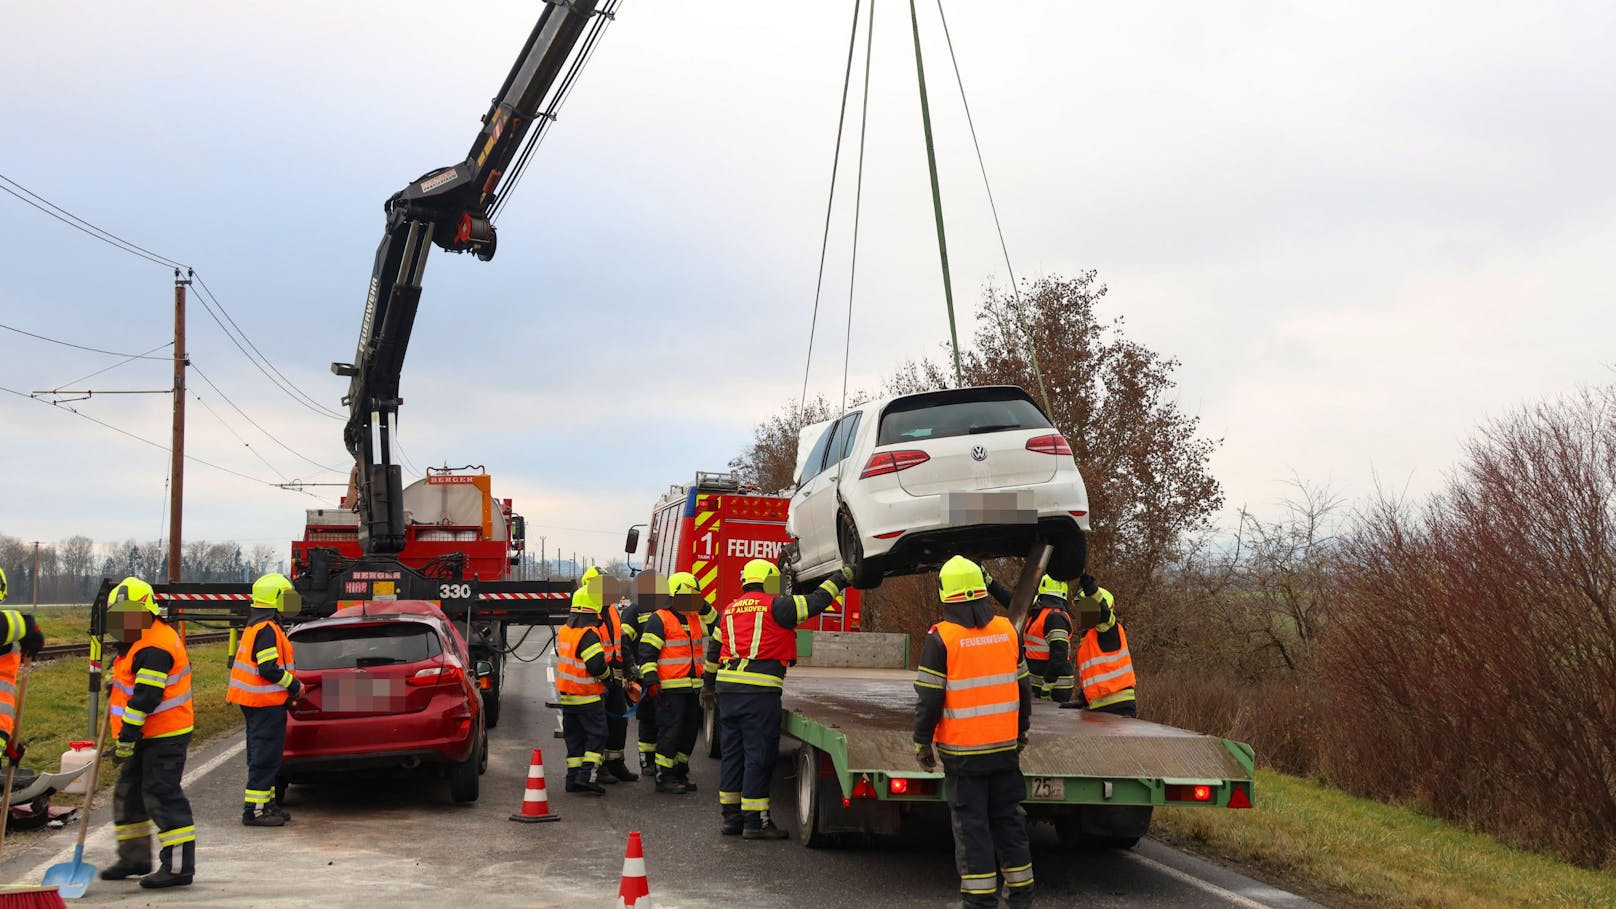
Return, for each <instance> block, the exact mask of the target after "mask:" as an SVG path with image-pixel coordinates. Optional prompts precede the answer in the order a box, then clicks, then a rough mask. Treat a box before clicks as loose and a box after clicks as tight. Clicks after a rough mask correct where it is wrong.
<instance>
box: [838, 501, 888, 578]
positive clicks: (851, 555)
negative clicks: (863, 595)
mask: <svg viewBox="0 0 1616 909" xmlns="http://www.w3.org/2000/svg"><path fill="white" fill-rule="evenodd" d="M836 543H837V546H838V547H839V548H840V550H841V554H842V564H843V565H846V566H847V567H849V568H851V569H853V586H854V587H857V588H859V589H860V590H872V589H874V588H876V587H880V586H881V566H880V564H879V563H878V562H877V561H876V560H875V559H866V558H865V557H864V538H863V537H861V536H859V532H858V525H856V524H854V523H853V516H852V515H850V514H848V513H847V512H845V511H842V512H838V513H837V516H836Z"/></svg>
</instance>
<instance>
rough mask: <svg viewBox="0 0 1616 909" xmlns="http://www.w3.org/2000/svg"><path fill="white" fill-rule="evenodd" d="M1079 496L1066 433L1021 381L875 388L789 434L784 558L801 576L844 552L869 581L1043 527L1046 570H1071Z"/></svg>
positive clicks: (1026, 539) (1077, 552) (828, 569)
mask: <svg viewBox="0 0 1616 909" xmlns="http://www.w3.org/2000/svg"><path fill="white" fill-rule="evenodd" d="M1088 508H1089V503H1088V492H1087V491H1086V490H1085V489H1084V486H1083V477H1082V476H1081V475H1079V474H1078V471H1077V464H1076V462H1075V461H1074V460H1073V459H1072V450H1071V447H1070V446H1069V445H1068V444H1067V442H1066V438H1065V437H1064V436H1062V435H1061V434H1060V433H1058V432H1056V431H1055V429H1054V427H1053V426H1052V425H1051V424H1050V422H1049V418H1048V417H1047V416H1045V415H1044V412H1043V410H1042V409H1040V408H1039V407H1038V405H1037V403H1036V402H1034V401H1033V399H1032V397H1031V396H1030V395H1028V394H1027V393H1026V392H1025V391H1023V390H1021V389H1020V388H1016V387H1014V386H1008V385H1004V386H986V387H981V388H954V389H947V390H944V391H931V392H924V393H921V394H913V395H904V396H902V397H897V398H887V399H885V400H880V401H871V402H869V403H866V404H861V405H859V406H858V407H854V408H850V409H849V410H848V411H847V412H846V413H845V414H843V415H842V416H841V417H840V418H839V419H836V420H830V421H826V422H824V423H816V424H814V425H812V426H808V427H805V428H804V429H803V430H802V433H801V435H800V436H799V437H798V442H797V488H796V492H795V493H793V495H792V497H791V509H790V517H789V518H788V520H787V522H786V530H787V532H788V533H789V534H790V535H791V537H792V538H793V540H794V541H795V542H794V543H793V544H791V545H788V546H787V547H786V549H785V552H784V553H783V559H782V568H784V569H785V571H786V573H787V574H788V575H791V576H793V577H794V578H795V579H796V581H797V583H798V584H799V585H807V584H812V583H816V582H817V581H818V579H820V578H823V577H825V576H827V575H829V574H831V573H832V572H834V571H836V570H837V569H838V568H840V567H841V566H843V565H847V566H849V567H851V568H852V569H853V571H854V574H855V578H854V583H855V584H857V585H858V586H860V587H874V586H876V585H878V584H879V583H880V582H881V578H883V577H888V576H893V575H902V574H915V573H918V572H922V571H928V570H931V569H934V568H936V567H938V566H940V565H941V564H942V563H943V562H945V561H947V559H948V558H949V557H950V556H952V555H956V554H959V555H965V556H967V557H970V558H975V559H978V560H980V559H988V558H998V557H1003V556H1022V555H1025V554H1026V553H1027V550H1028V549H1029V548H1030V547H1031V545H1032V543H1034V542H1036V541H1042V542H1046V543H1049V544H1051V545H1052V546H1053V547H1054V552H1053V554H1052V555H1051V557H1050V560H1049V573H1050V575H1052V576H1053V577H1056V578H1060V579H1062V580H1069V579H1071V578H1075V577H1077V576H1078V574H1079V573H1081V572H1082V570H1083V567H1084V564H1085V562H1086V560H1087V555H1088V546H1087V537H1086V535H1085V534H1086V533H1087V531H1088V529H1089V514H1088Z"/></svg>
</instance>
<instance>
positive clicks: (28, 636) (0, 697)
mask: <svg viewBox="0 0 1616 909" xmlns="http://www.w3.org/2000/svg"><path fill="white" fill-rule="evenodd" d="M5 600H6V571H5V569H4V568H0V603H3V602H5ZM0 616H3V617H4V622H5V625H4V628H3V629H0V631H3V633H4V634H5V637H4V638H3V639H0V745H3V746H4V748H5V757H6V760H7V761H10V762H11V763H12V764H17V763H20V762H21V761H22V756H23V753H24V752H26V751H27V750H28V749H26V748H24V747H23V745H22V743H21V742H18V741H16V740H15V739H14V738H13V737H12V733H13V732H15V731H16V729H17V672H18V670H19V669H21V668H22V659H23V657H27V658H28V659H30V660H31V659H33V658H34V657H35V656H37V655H38V654H39V648H41V647H43V646H45V635H44V634H43V633H41V632H40V630H39V625H38V624H36V623H35V622H34V617H33V616H32V615H29V614H28V613H25V612H17V611H16V610H14V609H3V610H0Z"/></svg>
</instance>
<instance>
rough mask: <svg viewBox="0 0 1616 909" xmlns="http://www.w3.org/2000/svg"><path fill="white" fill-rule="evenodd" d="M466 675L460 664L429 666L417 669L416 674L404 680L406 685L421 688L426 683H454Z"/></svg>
mask: <svg viewBox="0 0 1616 909" xmlns="http://www.w3.org/2000/svg"><path fill="white" fill-rule="evenodd" d="M464 677H465V673H464V672H462V671H461V670H460V667H459V666H449V665H444V666H428V667H427V668H425V669H417V670H416V671H415V674H414V675H412V676H410V677H409V678H407V679H405V680H404V683H405V684H406V685H410V686H412V687H416V688H420V687H424V686H426V685H453V684H456V683H458V682H459V681H460V680H461V679H462V678H464Z"/></svg>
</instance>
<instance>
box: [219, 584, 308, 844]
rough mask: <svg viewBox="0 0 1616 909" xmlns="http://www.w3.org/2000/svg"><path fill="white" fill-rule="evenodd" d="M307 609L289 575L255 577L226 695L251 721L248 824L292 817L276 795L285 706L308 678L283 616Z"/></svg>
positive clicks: (245, 807) (245, 818)
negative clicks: (301, 675)
mask: <svg viewBox="0 0 1616 909" xmlns="http://www.w3.org/2000/svg"><path fill="white" fill-rule="evenodd" d="M302 610H303V600H302V598H301V597H300V596H299V595H298V592H297V591H296V590H293V589H292V582H291V581H289V580H287V579H286V576H285V575H282V574H279V573H271V574H266V575H264V576H263V577H261V578H259V579H258V580H257V581H254V582H253V588H252V611H251V613H249V615H248V617H247V628H246V630H245V631H243V632H242V633H241V643H240V644H239V645H238V646H237V647H236V658H235V660H234V661H233V662H232V663H231V664H230V685H229V687H228V688H226V689H225V693H224V699H225V700H226V701H228V702H230V703H232V704H239V705H241V715H242V716H243V717H245V718H246V721H247V789H246V796H245V799H244V801H243V803H242V809H241V823H242V824H244V825H246V826H248V827H279V826H281V825H282V824H285V823H286V822H287V821H289V820H291V819H292V816H291V815H290V814H288V813H287V812H286V810H285V809H283V808H282V807H281V806H280V802H278V801H276V799H275V777H276V776H278V775H279V774H280V771H281V756H282V755H283V754H284V753H285V750H286V712H287V710H288V709H290V708H291V706H292V703H293V702H294V701H296V700H297V699H298V696H299V695H301V694H302V693H303V684H302V683H301V682H299V681H298V680H297V676H296V675H295V674H294V672H295V670H296V668H297V666H296V663H295V662H294V661H293V657H292V642H291V640H290V639H288V638H287V637H286V632H285V631H284V630H283V629H282V628H281V617H282V616H284V615H295V614H297V613H299V612H301V611H302Z"/></svg>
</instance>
